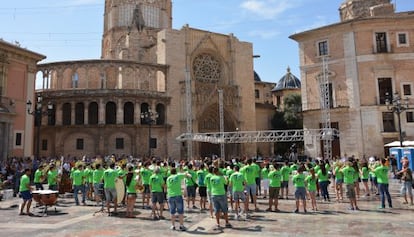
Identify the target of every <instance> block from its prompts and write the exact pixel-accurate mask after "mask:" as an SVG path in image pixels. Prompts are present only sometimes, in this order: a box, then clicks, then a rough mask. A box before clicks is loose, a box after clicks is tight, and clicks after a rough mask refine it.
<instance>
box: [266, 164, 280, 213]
mask: <svg viewBox="0 0 414 237" xmlns="http://www.w3.org/2000/svg"><path fill="white" fill-rule="evenodd" d="M278 168H279V167H278V164H276V163H274V164H273V165H271V166H269V170H270V172H269V174H268V175H267V176H268V178H269V208H268V209H267V210H266V211H272V206H275V209H274V211H276V212H279V208H278V205H279V192H280V187H281V186H282V178H283V177H282V176H283V175H282V172H281V171H280V170H279V169H278Z"/></svg>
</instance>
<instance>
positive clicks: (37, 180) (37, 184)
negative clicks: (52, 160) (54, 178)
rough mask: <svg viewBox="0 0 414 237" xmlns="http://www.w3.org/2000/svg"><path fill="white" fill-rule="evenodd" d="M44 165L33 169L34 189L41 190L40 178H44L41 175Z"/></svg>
mask: <svg viewBox="0 0 414 237" xmlns="http://www.w3.org/2000/svg"><path fill="white" fill-rule="evenodd" d="M43 169H44V165H43V164H42V165H40V166H39V168H38V169H37V170H36V171H35V174H34V180H33V183H34V184H35V187H36V190H43V189H44V188H43V185H42V179H43V178H44V175H43Z"/></svg>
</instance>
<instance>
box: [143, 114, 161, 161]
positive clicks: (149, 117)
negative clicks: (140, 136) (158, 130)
mask: <svg viewBox="0 0 414 237" xmlns="http://www.w3.org/2000/svg"><path fill="white" fill-rule="evenodd" d="M157 118H158V113H157V112H153V111H151V109H148V111H145V112H142V113H141V119H142V121H143V122H144V123H145V124H148V158H151V148H155V146H154V147H153V146H152V143H153V142H152V137H151V125H152V124H153V123H155V122H156V121H157Z"/></svg>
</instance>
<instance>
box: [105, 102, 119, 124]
mask: <svg viewBox="0 0 414 237" xmlns="http://www.w3.org/2000/svg"><path fill="white" fill-rule="evenodd" d="M105 123H106V124H116V104H115V103H114V102H108V103H106V108H105Z"/></svg>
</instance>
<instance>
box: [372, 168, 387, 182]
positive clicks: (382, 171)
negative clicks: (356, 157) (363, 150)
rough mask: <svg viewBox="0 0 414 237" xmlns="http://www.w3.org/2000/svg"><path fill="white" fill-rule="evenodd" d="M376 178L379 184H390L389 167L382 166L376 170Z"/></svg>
mask: <svg viewBox="0 0 414 237" xmlns="http://www.w3.org/2000/svg"><path fill="white" fill-rule="evenodd" d="M374 172H375V176H377V183H379V184H388V167H387V166H385V165H381V166H379V167H377V168H375V170H374Z"/></svg>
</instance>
